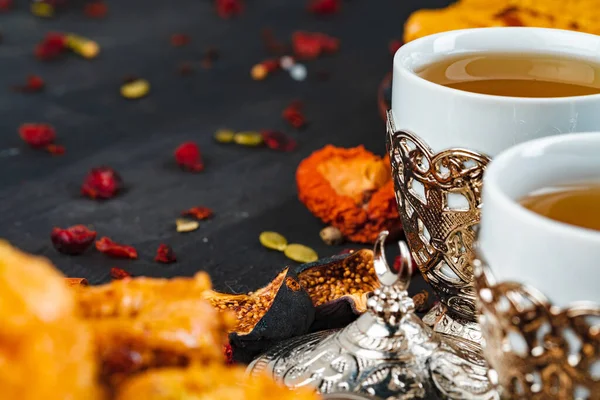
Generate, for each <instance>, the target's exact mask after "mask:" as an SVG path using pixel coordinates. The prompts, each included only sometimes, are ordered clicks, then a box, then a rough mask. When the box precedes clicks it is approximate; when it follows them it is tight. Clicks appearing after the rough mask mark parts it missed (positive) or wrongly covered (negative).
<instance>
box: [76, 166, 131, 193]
mask: <svg viewBox="0 0 600 400" xmlns="http://www.w3.org/2000/svg"><path fill="white" fill-rule="evenodd" d="M122 188H123V180H122V179H121V176H120V175H119V174H118V173H117V172H116V171H115V170H114V169H112V168H110V167H98V168H92V169H91V170H90V172H88V174H87V176H86V177H85V180H84V181H83V185H82V186H81V194H82V195H84V196H86V197H89V198H91V199H110V198H112V197H115V196H116V195H117V193H118V192H119V191H120V190H121V189H122Z"/></svg>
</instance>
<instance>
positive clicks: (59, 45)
mask: <svg viewBox="0 0 600 400" xmlns="http://www.w3.org/2000/svg"><path fill="white" fill-rule="evenodd" d="M66 44H67V39H66V36H65V35H63V34H62V33H56V32H50V33H47V34H46V36H45V37H44V40H42V42H41V43H39V44H38V45H37V46H36V47H35V51H34V54H35V56H36V57H37V58H38V59H39V60H42V61H51V60H54V59H56V58H57V57H59V56H60V55H61V54H63V53H64V52H65V50H66V49H67V47H66Z"/></svg>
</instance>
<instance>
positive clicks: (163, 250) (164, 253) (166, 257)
mask: <svg viewBox="0 0 600 400" xmlns="http://www.w3.org/2000/svg"><path fill="white" fill-rule="evenodd" d="M154 261H156V262H159V263H163V264H170V263H174V262H175V261H177V257H175V253H174V252H173V249H172V248H170V247H169V246H167V245H166V244H161V245H160V246H158V249H157V250H156V257H154Z"/></svg>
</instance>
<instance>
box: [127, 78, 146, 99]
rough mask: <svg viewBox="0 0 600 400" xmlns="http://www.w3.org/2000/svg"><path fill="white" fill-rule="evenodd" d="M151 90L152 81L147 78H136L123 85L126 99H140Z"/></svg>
mask: <svg viewBox="0 0 600 400" xmlns="http://www.w3.org/2000/svg"><path fill="white" fill-rule="evenodd" d="M149 91H150V83H149V82H148V81H147V80H145V79H136V80H134V81H133V82H129V83H126V84H124V85H123V86H121V96H123V97H125V98H126V99H139V98H141V97H144V96H146V95H147V94H148V92H149Z"/></svg>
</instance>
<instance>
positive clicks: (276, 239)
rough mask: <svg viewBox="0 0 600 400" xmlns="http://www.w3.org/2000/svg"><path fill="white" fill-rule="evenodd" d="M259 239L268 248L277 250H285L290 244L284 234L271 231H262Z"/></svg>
mask: <svg viewBox="0 0 600 400" xmlns="http://www.w3.org/2000/svg"><path fill="white" fill-rule="evenodd" d="M258 240H259V241H260V244H262V245H263V246H265V247H266V248H267V249H271V250H277V251H284V250H285V248H286V247H287V244H288V241H287V239H286V238H285V237H284V236H283V235H281V234H279V233H277V232H270V231H266V232H262V233H261V234H260V236H259V237H258Z"/></svg>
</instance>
